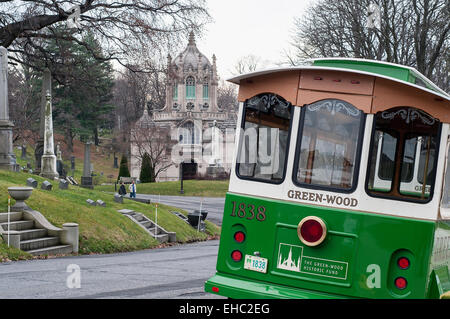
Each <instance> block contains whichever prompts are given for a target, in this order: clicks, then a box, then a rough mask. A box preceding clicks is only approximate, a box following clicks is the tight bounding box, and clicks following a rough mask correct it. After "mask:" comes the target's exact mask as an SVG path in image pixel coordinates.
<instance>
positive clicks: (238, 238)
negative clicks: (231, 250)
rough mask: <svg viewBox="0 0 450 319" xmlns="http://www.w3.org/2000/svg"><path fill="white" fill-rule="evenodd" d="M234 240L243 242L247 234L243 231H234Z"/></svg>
mask: <svg viewBox="0 0 450 319" xmlns="http://www.w3.org/2000/svg"><path fill="white" fill-rule="evenodd" d="M234 240H235V241H237V242H238V243H242V242H243V241H244V240H245V234H244V233H243V232H241V231H238V232H236V233H234Z"/></svg>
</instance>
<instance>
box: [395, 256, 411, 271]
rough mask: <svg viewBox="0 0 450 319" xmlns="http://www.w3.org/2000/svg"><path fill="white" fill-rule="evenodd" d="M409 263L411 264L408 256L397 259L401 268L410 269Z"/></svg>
mask: <svg viewBox="0 0 450 319" xmlns="http://www.w3.org/2000/svg"><path fill="white" fill-rule="evenodd" d="M409 265H410V263H409V259H408V258H406V257H400V258H399V259H398V260H397V266H398V267H399V268H400V269H408V268H409Z"/></svg>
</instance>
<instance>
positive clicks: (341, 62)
mask: <svg viewBox="0 0 450 319" xmlns="http://www.w3.org/2000/svg"><path fill="white" fill-rule="evenodd" d="M315 68H320V69H329V70H338V71H348V72H349V71H351V72H354V73H360V74H370V75H374V76H378V77H383V78H388V79H392V80H397V81H400V82H404V83H406V84H409V85H412V86H415V87H417V88H420V89H426V90H427V91H432V92H433V93H436V94H437V95H439V96H441V97H442V98H445V99H447V100H449V101H450V95H449V94H448V93H446V92H445V91H444V90H442V89H441V88H439V87H438V86H437V85H436V84H434V83H433V82H432V81H431V80H430V79H428V78H427V77H426V76H424V75H423V74H422V73H420V72H419V71H417V70H416V69H415V68H413V67H409V66H405V65H401V64H396V63H390V62H383V61H377V60H369V59H357V58H317V59H310V60H305V61H304V62H303V63H302V64H301V65H299V66H293V67H280V68H272V69H266V70H259V71H255V72H251V73H246V74H241V75H238V76H236V77H233V78H230V79H228V81H229V82H232V83H235V84H240V81H242V80H245V79H249V78H252V77H255V76H258V75H263V74H270V73H275V72H280V71H289V70H302V69H315Z"/></svg>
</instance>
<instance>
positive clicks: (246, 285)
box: [205, 273, 349, 299]
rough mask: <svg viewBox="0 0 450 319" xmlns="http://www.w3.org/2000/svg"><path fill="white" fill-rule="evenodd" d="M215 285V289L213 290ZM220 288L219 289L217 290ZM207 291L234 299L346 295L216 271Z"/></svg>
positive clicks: (206, 285)
mask: <svg viewBox="0 0 450 319" xmlns="http://www.w3.org/2000/svg"><path fill="white" fill-rule="evenodd" d="M213 287H214V290H213ZM217 289H218V291H217ZM205 291H206V292H209V293H213V294H216V295H221V296H225V297H229V298H234V299H344V298H349V297H346V296H340V295H332V294H327V293H322V292H316V291H311V290H305V289H300V288H294V287H288V286H282V285H277V284H273V283H268V282H263V281H254V280H249V279H247V278H242V277H237V276H232V275H228V274H221V273H216V274H215V275H214V276H213V277H211V278H210V279H208V280H207V281H206V282H205Z"/></svg>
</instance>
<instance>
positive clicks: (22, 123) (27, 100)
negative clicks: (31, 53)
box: [8, 65, 41, 145]
mask: <svg viewBox="0 0 450 319" xmlns="http://www.w3.org/2000/svg"><path fill="white" fill-rule="evenodd" d="M40 82H41V81H40V79H37V77H36V74H35V73H34V72H30V70H29V69H28V68H19V67H18V66H17V65H13V66H12V67H11V68H10V70H9V74H8V100H9V105H10V117H11V119H12V120H13V121H14V137H13V142H18V141H21V142H22V144H23V145H25V144H32V142H33V141H34V140H35V138H36V137H37V132H35V131H33V128H35V127H36V119H37V118H39V109H40V106H39V105H40V104H39V101H40V100H39V98H40V96H39V92H38V91H37V90H38V88H39V86H40Z"/></svg>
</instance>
